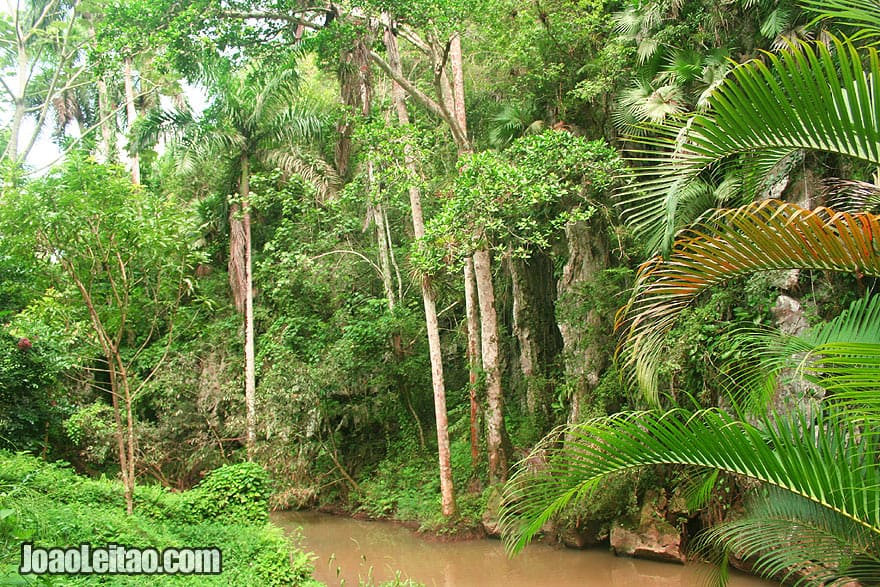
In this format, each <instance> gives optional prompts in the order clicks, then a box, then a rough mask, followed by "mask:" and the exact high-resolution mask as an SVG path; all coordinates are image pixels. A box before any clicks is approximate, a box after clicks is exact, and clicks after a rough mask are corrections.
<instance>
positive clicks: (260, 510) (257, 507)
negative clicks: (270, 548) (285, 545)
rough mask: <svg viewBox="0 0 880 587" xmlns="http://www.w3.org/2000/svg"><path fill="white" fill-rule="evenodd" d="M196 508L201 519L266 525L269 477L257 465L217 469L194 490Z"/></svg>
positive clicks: (247, 464) (194, 505)
mask: <svg viewBox="0 0 880 587" xmlns="http://www.w3.org/2000/svg"><path fill="white" fill-rule="evenodd" d="M193 495H194V499H193V504H192V505H193V508H194V509H195V511H196V512H197V515H198V517H199V518H201V519H206V520H218V519H222V520H225V521H229V522H232V523H242V524H244V523H258V522H266V521H267V520H268V515H269V477H268V475H267V473H266V470H265V469H264V468H263V467H262V466H260V465H258V464H256V463H239V464H237V465H225V466H223V467H220V468H219V469H214V470H213V471H211V472H210V473H208V476H207V477H205V480H204V481H202V482H201V483H200V484H199V485H198V487H196V488H195V489H194V490H193Z"/></svg>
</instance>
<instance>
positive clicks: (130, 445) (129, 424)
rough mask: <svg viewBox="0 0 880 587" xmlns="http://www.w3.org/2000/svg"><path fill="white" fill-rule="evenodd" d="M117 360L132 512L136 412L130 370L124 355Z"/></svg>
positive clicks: (127, 493)
mask: <svg viewBox="0 0 880 587" xmlns="http://www.w3.org/2000/svg"><path fill="white" fill-rule="evenodd" d="M116 362H117V364H118V365H119V377H118V378H119V379H121V383H122V386H121V387H122V399H123V400H124V401H125V431H126V444H127V446H126V452H127V454H126V466H127V468H128V473H127V474H126V475H123V477H122V478H123V480H126V479H127V483H125V509H126V511H127V512H128V513H129V514H131V513H132V512H133V511H134V483H135V456H134V444H135V442H134V413H133V412H132V397H131V388H130V387H129V385H128V372H127V371H126V369H125V364H124V363H123V362H122V357H121V356H119V353H118V352H117V354H116Z"/></svg>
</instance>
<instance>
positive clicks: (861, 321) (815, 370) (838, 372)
mask: <svg viewBox="0 0 880 587" xmlns="http://www.w3.org/2000/svg"><path fill="white" fill-rule="evenodd" d="M731 340H732V341H733V345H734V346H736V347H738V348H739V349H740V350H741V352H740V355H741V356H747V357H749V358H750V360H749V361H748V362H747V364H746V365H745V366H742V365H739V364H737V365H734V366H733V368H732V371H733V372H734V374H733V375H732V377H731V379H732V385H731V388H732V389H733V390H734V392H733V395H734V397H735V398H736V400H737V401H738V402H739V403H740V404H746V405H748V406H749V407H751V409H752V410H753V411H759V410H763V409H765V407H766V404H767V402H768V401H769V400H770V399H771V398H772V397H773V393H774V391H775V390H776V387H777V383H778V380H779V377H780V375H781V374H782V373H783V372H784V371H785V370H790V371H792V372H794V374H795V375H799V376H801V377H804V378H805V379H807V380H808V381H810V382H812V383H814V384H815V385H817V386H819V387H821V388H823V389H825V390H827V391H831V392H835V393H837V392H840V393H844V392H847V396H846V397H847V398H848V399H851V395H850V394H849V393H848V392H858V393H865V392H867V391H874V392H880V296H871V297H865V298H862V299H859V300H856V301H855V302H853V303H852V304H851V305H850V307H849V308H847V309H846V310H844V311H843V312H841V313H840V314H839V315H838V316H836V317H835V318H834V319H833V320H831V321H829V322H825V323H822V324H818V325H816V326H814V327H813V328H811V329H809V330H807V331H805V332H802V333H799V334H794V335H786V334H783V333H781V332H779V331H778V330H777V329H771V328H760V329H753V328H746V329H740V330H738V331H736V332H734V333H733V334H732V336H731ZM738 367H739V368H738ZM743 393H744V394H747V395H746V397H745V398H743V397H742V394H743Z"/></svg>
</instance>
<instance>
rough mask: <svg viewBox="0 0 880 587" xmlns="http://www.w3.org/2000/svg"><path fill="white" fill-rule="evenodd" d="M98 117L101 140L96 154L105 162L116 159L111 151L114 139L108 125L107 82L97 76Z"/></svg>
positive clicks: (108, 99) (108, 98) (109, 107)
mask: <svg viewBox="0 0 880 587" xmlns="http://www.w3.org/2000/svg"><path fill="white" fill-rule="evenodd" d="M96 84H97V86H98V119H99V120H100V125H101V142H100V143H99V144H98V155H99V157H100V158H101V160H103V161H104V162H105V163H112V162H113V161H115V160H116V155H115V153H114V152H113V150H114V148H115V146H116V144H115V143H116V141H114V140H113V129H112V128H111V126H110V112H111V110H112V108H111V106H110V96H109V95H108V92H107V82H106V81H104V78H103V77H100V78H98V80H97V82H96Z"/></svg>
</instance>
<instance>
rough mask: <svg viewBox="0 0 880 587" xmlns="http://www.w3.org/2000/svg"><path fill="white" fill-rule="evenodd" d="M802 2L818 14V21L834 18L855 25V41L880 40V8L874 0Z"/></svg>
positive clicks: (811, 0)
mask: <svg viewBox="0 0 880 587" xmlns="http://www.w3.org/2000/svg"><path fill="white" fill-rule="evenodd" d="M801 4H803V5H804V7H806V8H807V9H808V10H810V11H812V12H814V13H816V14H817V17H816V21H820V20H827V19H833V20H834V21H836V22H837V23H838V24H841V25H844V26H849V27H853V28H854V29H855V30H854V33H853V35H852V36H851V37H850V38H851V39H852V40H853V41H861V42H867V43H868V44H872V45H876V44H877V43H878V42H880V17H878V13H880V10H878V7H877V3H876V2H875V1H874V0H801Z"/></svg>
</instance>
